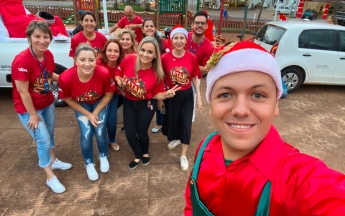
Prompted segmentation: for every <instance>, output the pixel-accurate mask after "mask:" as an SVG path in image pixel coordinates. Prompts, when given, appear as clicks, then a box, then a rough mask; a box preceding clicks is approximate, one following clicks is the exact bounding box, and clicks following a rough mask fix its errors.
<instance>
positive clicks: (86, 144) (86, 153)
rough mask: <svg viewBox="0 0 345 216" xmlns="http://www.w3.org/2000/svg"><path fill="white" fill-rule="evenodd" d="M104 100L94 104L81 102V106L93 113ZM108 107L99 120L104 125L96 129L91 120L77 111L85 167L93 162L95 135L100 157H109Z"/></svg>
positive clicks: (99, 115) (101, 113)
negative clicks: (93, 139) (93, 138)
mask: <svg viewBox="0 0 345 216" xmlns="http://www.w3.org/2000/svg"><path fill="white" fill-rule="evenodd" d="M101 100H102V98H100V99H99V100H98V101H97V102H96V103H94V104H87V103H83V102H79V104H80V105H81V106H82V107H84V109H86V110H87V111H89V112H91V113H92V112H93V111H94V110H95V108H96V107H97V105H98V104H99V102H100V101H101ZM107 107H108V105H107V106H105V107H104V108H103V109H102V110H101V112H100V113H99V114H98V119H99V120H101V121H103V122H102V123H100V124H98V126H97V127H96V128H94V127H93V125H92V124H91V122H90V121H89V119H88V118H87V117H86V116H85V115H84V114H82V113H80V112H78V111H76V110H75V115H76V117H77V120H78V125H79V129H80V148H81V153H82V154H83V157H84V160H85V165H88V164H90V163H94V162H93V144H92V137H93V135H95V136H96V141H97V146H98V152H99V153H98V157H104V156H106V157H108V140H107V131H106V123H107Z"/></svg>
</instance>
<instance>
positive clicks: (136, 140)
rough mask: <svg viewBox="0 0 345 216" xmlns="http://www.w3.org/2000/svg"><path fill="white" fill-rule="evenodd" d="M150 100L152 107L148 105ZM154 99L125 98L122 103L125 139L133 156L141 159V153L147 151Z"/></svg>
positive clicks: (154, 104) (153, 112)
mask: <svg viewBox="0 0 345 216" xmlns="http://www.w3.org/2000/svg"><path fill="white" fill-rule="evenodd" d="M149 101H151V104H152V109H151V108H149V107H148V102H149ZM156 106H157V103H156V102H155V100H140V101H133V100H129V99H127V98H125V99H124V103H123V121H124V125H125V128H126V130H125V133H126V137H127V141H128V143H129V145H130V146H131V148H132V150H133V152H134V155H135V158H137V159H141V158H142V157H143V154H148V153H149V142H150V139H149V135H148V129H149V126H150V123H151V121H152V118H153V116H154V114H155V107H156Z"/></svg>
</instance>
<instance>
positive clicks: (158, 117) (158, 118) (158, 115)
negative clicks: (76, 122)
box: [155, 106, 163, 126]
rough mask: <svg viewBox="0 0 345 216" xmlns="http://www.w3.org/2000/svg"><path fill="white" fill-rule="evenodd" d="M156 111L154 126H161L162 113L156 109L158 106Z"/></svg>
mask: <svg viewBox="0 0 345 216" xmlns="http://www.w3.org/2000/svg"><path fill="white" fill-rule="evenodd" d="M155 111H156V125H160V126H162V125H163V113H162V112H161V111H160V110H159V109H158V106H157V107H156V108H155Z"/></svg>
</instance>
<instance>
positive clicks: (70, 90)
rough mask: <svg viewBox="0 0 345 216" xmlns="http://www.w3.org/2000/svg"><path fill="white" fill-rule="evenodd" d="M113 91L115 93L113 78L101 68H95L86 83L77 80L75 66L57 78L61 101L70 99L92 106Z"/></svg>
mask: <svg viewBox="0 0 345 216" xmlns="http://www.w3.org/2000/svg"><path fill="white" fill-rule="evenodd" d="M113 91H116V85H115V81H114V78H112V77H111V75H110V73H109V72H108V70H107V69H105V68H104V67H102V66H98V65H97V66H96V68H95V70H94V72H93V76H92V78H91V79H90V80H89V81H87V82H81V81H80V80H79V77H78V72H77V66H74V67H72V68H70V69H67V70H66V71H65V72H63V73H62V74H61V75H60V76H59V97H60V98H63V99H64V98H69V97H71V98H72V99H73V100H75V101H77V102H83V103H87V104H93V103H95V102H97V100H98V99H99V98H101V97H102V96H103V95H104V94H105V93H106V92H113Z"/></svg>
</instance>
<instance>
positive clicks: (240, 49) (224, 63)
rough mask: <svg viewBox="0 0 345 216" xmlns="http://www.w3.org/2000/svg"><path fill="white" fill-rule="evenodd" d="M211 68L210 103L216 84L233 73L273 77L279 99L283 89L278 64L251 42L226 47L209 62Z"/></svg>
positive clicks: (261, 48) (209, 83)
mask: <svg viewBox="0 0 345 216" xmlns="http://www.w3.org/2000/svg"><path fill="white" fill-rule="evenodd" d="M207 67H208V68H210V69H209V72H208V74H207V80H206V84H207V85H206V100H207V101H208V102H210V95H211V91H212V87H213V85H214V83H215V82H216V81H217V80H218V79H219V78H221V77H223V76H226V75H228V74H231V73H237V72H245V71H257V72H262V73H265V74H267V75H269V76H271V77H272V79H273V81H274V82H275V84H276V87H277V99H279V98H280V96H281V94H282V92H283V89H282V83H281V82H282V81H281V73H280V67H279V65H278V62H277V61H276V60H275V58H274V57H273V56H272V55H271V54H270V53H269V52H267V51H266V50H265V49H264V48H263V47H261V46H260V45H258V44H255V43H253V42H249V41H242V42H237V43H234V44H230V45H228V46H225V47H224V49H222V50H220V51H218V52H216V53H215V54H213V55H212V56H211V58H210V60H209V61H208V62H207Z"/></svg>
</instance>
